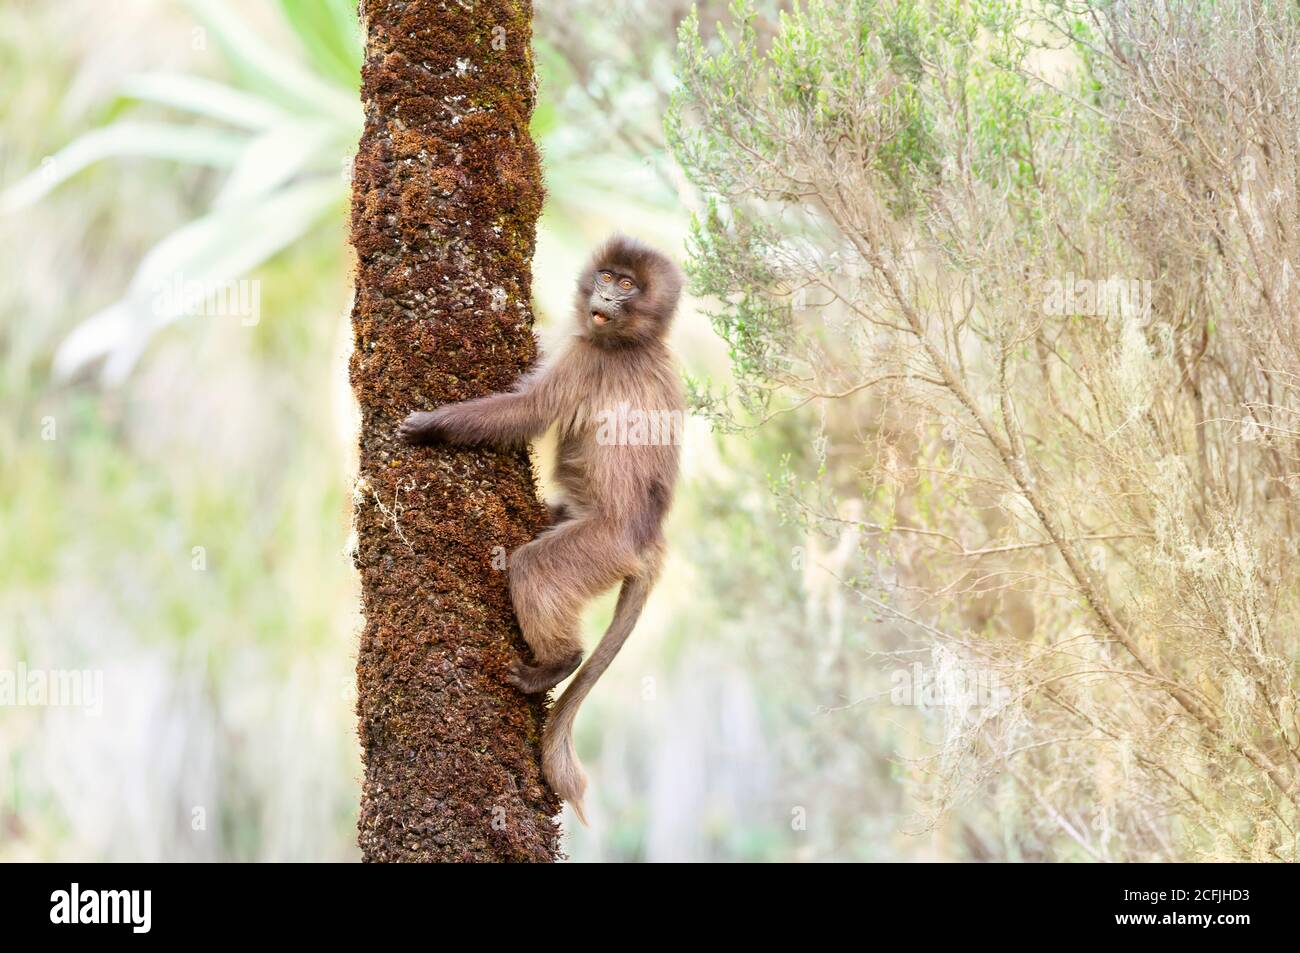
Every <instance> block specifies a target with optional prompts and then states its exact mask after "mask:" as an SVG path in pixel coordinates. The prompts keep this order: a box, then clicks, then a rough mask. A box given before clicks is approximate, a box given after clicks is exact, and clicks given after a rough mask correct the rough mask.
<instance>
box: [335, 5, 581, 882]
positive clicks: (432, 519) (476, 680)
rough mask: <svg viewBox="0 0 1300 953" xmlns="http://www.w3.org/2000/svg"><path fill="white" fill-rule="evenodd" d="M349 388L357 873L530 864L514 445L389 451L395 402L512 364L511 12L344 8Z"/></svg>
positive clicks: (519, 478) (522, 532)
mask: <svg viewBox="0 0 1300 953" xmlns="http://www.w3.org/2000/svg"><path fill="white" fill-rule="evenodd" d="M361 12H362V17H363V19H364V22H365V28H366V60H365V67H364V70H363V74H362V80H363V87H362V97H363V99H364V102H365V108H366V125H365V131H364V133H363V134H362V137H361V145H360V150H359V152H358V154H357V158H356V163H355V166H354V170H353V191H352V243H353V245H354V246H355V248H356V252H357V256H358V265H357V268H358V274H357V281H356V303H355V306H354V308H353V312H352V328H353V335H354V352H353V355H352V362H351V376H352V385H353V389H354V390H355V392H356V396H357V400H358V401H359V403H360V405H361V418H362V419H361V472H360V476H359V479H358V484H357V492H356V512H355V523H356V532H357V539H358V544H357V551H356V556H355V560H356V565H357V568H358V570H359V571H360V573H361V584H362V597H363V603H364V609H365V618H366V623H365V629H364V631H363V632H362V635H361V646H360V654H359V657H358V659H357V689H358V699H357V714H358V717H359V719H360V735H361V744H362V748H363V757H364V761H365V781H364V785H363V789H362V800H361V816H360V820H359V822H358V829H359V843H360V845H361V850H362V854H363V856H364V858H365V859H366V860H368V861H398V860H411V861H503V860H528V861H551V860H555V859H556V855H557V850H558V838H559V831H558V828H557V826H556V822H555V815H556V814H557V813H558V811H559V803H558V801H557V799H556V797H555V795H554V793H553V792H552V791H551V790H550V788H549V787H548V786H547V785H546V782H545V781H544V780H543V778H542V774H541V768H540V751H539V745H540V739H541V727H542V719H543V715H544V710H543V705H542V702H541V700H540V698H533V699H529V698H526V697H525V696H523V695H521V694H520V693H519V692H517V691H516V690H515V689H513V688H511V687H509V686H508V685H507V684H506V683H505V681H504V675H505V673H506V670H507V667H508V665H509V664H510V662H511V661H512V660H513V659H514V658H516V657H517V656H518V655H520V654H521V653H522V652H523V651H524V649H525V646H524V643H523V640H522V639H521V637H520V635H519V627H518V624H517V623H516V621H515V618H514V614H513V611H512V609H511V605H510V596H509V593H508V590H507V577H506V573H505V571H504V570H505V554H506V553H508V552H510V551H513V550H514V549H515V547H517V546H519V545H521V544H522V543H525V542H527V541H528V540H529V539H531V538H532V537H533V536H534V535H535V534H536V532H537V531H538V530H539V529H540V528H541V526H542V525H543V523H544V519H545V511H544V508H543V507H542V506H541V504H540V503H539V501H538V498H537V492H536V484H535V481H534V477H533V472H532V468H531V465H530V463H529V458H528V455H527V452H526V451H524V450H518V451H514V452H505V451H502V452H498V451H478V450H474V451H470V450H448V449H442V448H436V449H426V448H411V447H407V446H404V445H402V444H400V443H399V442H398V441H397V439H396V437H395V436H394V431H395V430H396V428H397V425H398V423H399V422H400V421H401V420H402V418H403V417H404V416H405V415H406V414H407V413H408V412H410V411H412V410H417V409H418V410H427V409H430V408H433V407H436V406H438V405H439V404H442V403H445V402H447V401H453V400H465V399H467V398H470V397H476V396H480V395H482V394H486V393H490V392H492V391H497V390H502V389H504V388H506V387H508V386H509V385H510V384H511V382H513V381H514V380H515V378H516V377H518V376H519V374H520V373H521V372H522V371H523V370H524V369H525V368H526V367H527V366H528V365H529V364H530V363H531V362H532V360H533V358H534V356H535V354H534V343H533V336H532V330H531V329H532V311H531V307H530V298H529V289H530V287H531V282H532V274H531V262H532V256H533V245H534V240H535V233H536V224H537V216H538V214H539V212H540V211H541V206H542V186H541V176H540V171H539V168H538V158H537V152H536V150H535V148H534V146H533V143H532V140H531V139H530V138H529V135H528V120H529V117H530V115H531V114H532V109H533V92H534V87H533V62H532V51H531V45H530V44H531V32H532V5H531V2H530V0H475V2H474V3H461V2H456V0H444V2H439V0H361Z"/></svg>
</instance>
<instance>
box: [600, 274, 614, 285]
mask: <svg viewBox="0 0 1300 953" xmlns="http://www.w3.org/2000/svg"><path fill="white" fill-rule="evenodd" d="M600 280H601V281H602V282H603V283H604V284H609V283H610V282H611V281H613V280H614V276H613V275H611V274H610V273H609V272H608V271H602V272H601V273H600Z"/></svg>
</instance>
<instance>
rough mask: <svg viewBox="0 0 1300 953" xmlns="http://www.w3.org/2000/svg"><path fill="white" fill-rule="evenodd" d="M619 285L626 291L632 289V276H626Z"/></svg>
mask: <svg viewBox="0 0 1300 953" xmlns="http://www.w3.org/2000/svg"><path fill="white" fill-rule="evenodd" d="M618 286H619V287H620V288H622V289H623V290H624V291H631V290H632V281H631V279H630V278H624V279H623V280H622V281H620V282H619V283H618Z"/></svg>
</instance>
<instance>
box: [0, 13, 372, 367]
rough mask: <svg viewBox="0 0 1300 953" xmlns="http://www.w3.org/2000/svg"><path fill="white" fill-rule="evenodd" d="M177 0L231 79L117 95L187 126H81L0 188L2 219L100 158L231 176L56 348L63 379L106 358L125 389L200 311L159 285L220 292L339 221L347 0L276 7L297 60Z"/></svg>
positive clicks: (154, 84) (356, 62)
mask: <svg viewBox="0 0 1300 953" xmlns="http://www.w3.org/2000/svg"><path fill="white" fill-rule="evenodd" d="M185 2H186V5H187V6H188V7H189V9H190V10H191V12H192V13H193V14H194V16H195V18H196V19H197V20H198V21H199V23H200V24H202V26H203V27H204V29H206V30H207V32H208V33H209V34H210V35H211V36H212V37H213V39H214V40H215V42H216V44H217V45H218V47H219V48H220V49H221V51H222V53H223V55H224V56H225V58H226V60H227V62H228V64H229V66H230V70H231V73H232V74H233V76H234V77H236V80H237V82H238V85H235V86H232V85H227V84H225V83H220V82H216V81H213V80H210V79H204V78H200V77H197V76H189V75H186V74H174V73H146V74H141V75H137V76H133V77H131V78H130V79H129V80H127V81H126V83H125V84H124V85H123V87H122V89H121V94H122V96H123V97H125V98H126V99H128V100H131V101H134V102H138V103H142V104H153V105H158V106H163V107H166V108H169V109H172V110H176V111H178V112H180V113H184V114H186V115H187V116H189V117H190V118H191V120H192V124H190V125H185V124H182V123H179V122H156V121H136V120H124V121H120V122H116V123H114V124H112V125H109V126H106V127H104V128H101V129H95V130H91V131H90V132H87V133H85V134H84V135H82V136H80V137H79V138H78V139H76V140H75V141H74V142H72V143H71V144H70V145H68V146H67V147H66V148H65V149H63V150H62V151H60V152H59V153H58V154H57V155H55V156H53V157H52V159H50V160H47V162H46V163H44V164H43V165H42V168H40V169H37V170H35V171H33V172H32V173H30V174H29V175H27V176H25V177H24V178H22V179H20V180H19V181H18V182H16V183H14V184H13V185H11V186H9V187H8V188H7V189H5V191H4V192H3V193H0V211H10V212H12V211H15V210H17V209H20V208H23V207H25V206H28V205H30V204H31V203H33V202H36V201H38V200H39V199H40V198H42V197H43V196H44V195H46V194H47V193H48V192H50V191H51V190H52V189H54V188H56V187H57V186H58V185H59V184H61V183H62V182H65V181H67V180H68V179H70V178H71V177H72V176H74V175H76V174H77V173H78V172H80V171H81V170H82V169H85V168H86V167H87V166H89V165H91V164H93V163H95V162H98V161H100V160H101V159H108V158H119V157H132V156H133V157H148V158H156V159H164V160H170V161H175V162H180V163H184V164H189V165H202V166H210V167H216V168H221V169H227V170H229V172H228V175H227V177H226V180H225V182H224V183H223V185H222V187H221V188H220V190H219V191H218V192H217V194H216V196H215V197H214V199H213V205H212V210H211V212H209V213H208V214H207V215H204V216H202V217H201V218H199V219H196V220H195V221H193V222H190V223H189V224H187V225H185V226H183V227H182V228H180V229H178V230H177V231H175V232H174V233H172V234H171V235H169V236H167V237H166V238H164V239H163V240H162V241H160V242H159V243H158V244H157V245H156V246H154V248H153V249H152V250H150V251H149V252H148V253H147V254H146V255H145V257H144V258H143V260H142V261H141V262H140V264H139V266H138V268H137V269H136V273H135V275H134V276H133V278H132V280H131V283H130V285H129V287H128V289H127V291H126V293H125V294H124V296H123V297H122V298H121V299H120V300H118V301H116V302H114V303H113V304H111V305H109V306H108V307H106V308H104V309H103V310H101V311H100V312H98V313H97V314H94V315H92V316H91V317H90V318H88V319H86V320H85V321H83V322H82V323H81V324H79V325H78V326H77V327H76V328H75V329H74V330H73V331H72V333H71V334H69V335H68V337H67V338H66V339H65V340H64V341H63V343H62V344H61V345H60V347H59V349H58V351H57V353H56V355H55V361H54V367H55V372H56V373H57V374H59V375H61V376H67V375H71V374H75V373H77V372H79V371H81V370H82V369H83V368H85V367H87V366H89V365H91V364H93V363H95V362H99V361H102V362H103V366H102V373H101V378H102V379H103V380H104V381H105V382H106V383H118V382H120V381H122V380H123V379H124V378H125V377H126V375H127V374H129V373H130V370H131V368H132V367H133V366H134V364H135V362H136V361H137V360H138V358H139V356H140V355H141V354H142V353H143V352H144V350H145V348H146V347H147V346H148V343H149V340H150V338H151V336H152V335H153V334H154V333H155V332H156V331H157V330H158V329H160V328H162V327H164V326H166V325H167V324H169V323H171V322H173V321H175V320H177V319H178V318H180V317H183V316H184V315H186V314H190V313H194V312H195V311H196V310H200V309H201V307H202V305H203V304H204V303H205V302H204V301H203V300H202V298H203V293H204V292H202V291H200V292H198V293H197V297H196V298H195V299H194V300H185V299H183V298H177V297H175V296H167V295H160V289H162V288H164V287H166V286H167V285H169V283H173V282H176V281H179V282H181V283H182V284H183V285H184V286H187V287H193V288H198V289H209V290H210V289H214V288H220V287H223V286H229V285H230V284H231V283H233V282H235V281H237V280H238V279H239V278H241V277H242V276H244V275H247V274H248V273H249V272H250V271H252V270H253V269H255V268H257V267H258V266H259V265H261V264H262V263H264V262H266V261H267V260H268V259H270V258H272V257H273V256H275V255H276V254H277V253H279V252H280V251H282V250H283V249H284V248H286V247H287V246H289V245H290V244H292V243H293V242H295V241H297V240H299V239H300V238H301V237H302V236H303V235H304V234H306V233H307V232H308V231H309V230H310V229H311V228H312V227H313V226H315V225H316V224H317V223H318V222H320V221H321V220H322V218H323V217H324V216H326V215H328V214H335V213H336V212H337V210H338V209H339V208H340V206H341V205H342V202H343V199H344V195H345V191H346V182H345V180H344V177H343V175H342V174H341V169H342V162H343V160H344V158H345V157H346V156H348V155H350V154H351V152H352V150H353V149H354V148H355V143H356V140H357V133H358V131H359V129H360V125H361V108H360V105H359V103H358V101H357V96H356V86H357V81H358V76H359V67H360V59H361V47H360V41H359V37H358V34H357V29H356V21H355V13H354V10H353V5H352V3H351V2H350V0H310V2H307V0H281V3H280V8H281V10H282V11H283V13H284V16H285V20H286V22H287V23H288V24H289V26H290V27H291V28H292V29H293V31H294V33H295V34H296V35H297V37H298V38H299V40H300V41H301V43H302V46H303V49H304V52H305V55H306V65H303V64H299V63H297V62H295V61H294V60H293V58H292V57H291V56H290V55H286V54H285V53H284V52H283V51H281V50H277V49H275V48H273V47H272V46H271V45H270V44H268V43H267V42H266V41H265V40H264V39H263V38H262V37H261V36H259V35H258V34H257V32H256V31H255V30H253V29H252V28H251V27H250V26H249V25H248V24H246V23H244V22H243V21H242V20H241V19H240V18H239V17H238V15H237V14H236V13H235V11H234V10H232V9H231V8H230V6H229V5H227V4H225V3H223V2H220V0H185Z"/></svg>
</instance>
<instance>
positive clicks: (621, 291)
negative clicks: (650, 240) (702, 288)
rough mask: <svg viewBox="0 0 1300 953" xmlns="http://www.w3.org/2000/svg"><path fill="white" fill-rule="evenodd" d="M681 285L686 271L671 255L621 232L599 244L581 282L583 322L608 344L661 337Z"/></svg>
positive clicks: (590, 335) (580, 321)
mask: <svg viewBox="0 0 1300 953" xmlns="http://www.w3.org/2000/svg"><path fill="white" fill-rule="evenodd" d="M681 287H682V278H681V272H680V271H678V269H677V266H676V265H674V264H673V263H672V261H670V260H669V259H668V258H667V257H665V256H664V255H661V254H660V253H659V252H657V251H655V250H654V249H652V248H650V247H649V246H647V245H643V244H642V243H640V242H638V241H636V240H634V239H631V238H625V237H623V236H615V237H613V238H611V239H610V240H609V241H607V242H606V243H605V244H604V245H603V246H602V247H601V248H600V249H599V250H597V252H596V254H595V255H594V256H593V258H592V261H591V264H590V265H589V266H588V268H587V270H586V271H585V272H583V275H582V278H581V280H580V281H579V283H578V300H577V302H576V304H577V312H578V313H577V318H578V324H579V326H580V327H581V329H582V332H583V334H584V335H585V336H586V337H587V338H588V339H589V340H591V341H593V342H594V343H597V344H602V345H635V344H638V343H644V342H646V341H648V340H651V339H654V338H657V337H661V336H662V335H663V333H664V332H665V331H666V330H667V328H668V323H669V321H670V320H671V319H672V316H673V311H674V310H675V309H676V307H677V298H678V296H679V295H680V294H681Z"/></svg>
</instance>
